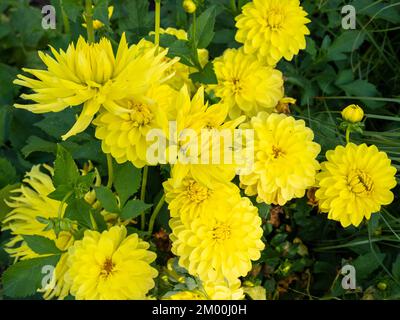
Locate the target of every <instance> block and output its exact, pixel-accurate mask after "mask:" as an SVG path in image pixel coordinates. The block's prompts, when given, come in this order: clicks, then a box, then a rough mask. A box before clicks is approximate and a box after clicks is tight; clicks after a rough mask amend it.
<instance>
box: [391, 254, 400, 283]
mask: <svg viewBox="0 0 400 320" xmlns="http://www.w3.org/2000/svg"><path fill="white" fill-rule="evenodd" d="M392 273H393V277H395V278H396V279H397V280H400V254H399V255H397V258H396V261H395V262H394V263H393V266H392Z"/></svg>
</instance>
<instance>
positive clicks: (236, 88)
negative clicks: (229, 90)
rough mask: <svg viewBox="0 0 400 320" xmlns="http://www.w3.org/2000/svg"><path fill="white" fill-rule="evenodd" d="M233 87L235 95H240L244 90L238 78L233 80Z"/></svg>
mask: <svg viewBox="0 0 400 320" xmlns="http://www.w3.org/2000/svg"><path fill="white" fill-rule="evenodd" d="M232 85H233V92H234V93H235V94H237V93H239V92H240V91H241V90H242V86H241V84H240V80H239V79H237V78H234V79H232Z"/></svg>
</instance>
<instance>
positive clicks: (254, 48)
mask: <svg viewBox="0 0 400 320" xmlns="http://www.w3.org/2000/svg"><path fill="white" fill-rule="evenodd" d="M306 16H307V12H305V11H304V10H303V8H302V7H301V6H300V1H299V0H268V1H267V0H253V1H251V2H249V3H248V4H246V5H245V6H243V9H242V14H241V15H239V16H237V17H236V27H237V28H238V31H237V33H236V41H238V42H240V43H243V44H244V51H245V52H246V53H248V54H252V53H255V54H257V55H258V57H259V59H260V60H261V61H262V62H265V63H266V64H268V65H271V66H274V65H276V64H277V63H278V61H279V60H280V59H281V58H282V57H284V58H285V59H286V60H288V61H290V60H292V59H293V56H294V55H296V54H298V53H299V50H302V49H305V47H306V40H305V35H309V34H310V31H309V30H308V28H307V27H306V24H307V23H309V22H310V20H309V19H308V18H306Z"/></svg>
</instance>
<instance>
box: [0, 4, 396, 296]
mask: <svg viewBox="0 0 400 320" xmlns="http://www.w3.org/2000/svg"><path fill="white" fill-rule="evenodd" d="M196 3H197V1H194V2H192V1H185V6H184V7H185V8H186V10H187V12H188V18H190V19H192V20H193V27H192V29H191V30H190V31H189V32H186V31H185V30H181V29H176V28H173V27H172V26H165V27H166V28H165V29H163V28H160V27H158V23H156V28H155V30H154V31H152V32H150V34H149V35H148V36H147V37H146V38H143V39H141V40H139V41H138V42H132V41H128V39H129V40H130V37H127V35H125V33H122V35H121V36H120V39H119V41H117V42H116V41H114V40H111V39H109V38H107V37H101V36H100V33H98V30H102V28H104V25H103V23H102V22H101V21H98V20H96V21H95V24H94V26H93V25H92V26H90V24H93V21H92V19H85V23H84V27H87V30H88V38H87V40H86V39H85V37H84V36H83V35H82V36H80V37H79V39H78V40H77V41H74V42H71V43H70V44H69V45H68V47H67V49H65V50H63V49H58V48H53V47H50V49H49V50H48V51H47V52H46V53H45V52H39V57H40V59H41V60H42V62H43V68H42V69H23V72H21V74H19V75H18V76H17V79H15V81H14V83H15V84H16V85H18V86H21V87H23V89H22V91H23V92H24V93H23V94H21V96H20V98H21V99H20V102H19V103H18V104H15V107H16V108H20V109H25V110H28V111H30V112H32V113H40V114H43V113H50V112H53V113H57V112H63V110H65V109H67V108H72V110H73V111H74V112H75V111H76V117H75V122H74V123H73V124H72V127H70V128H69V131H67V132H63V134H62V136H61V137H59V141H60V143H61V142H62V141H65V140H67V141H66V143H62V145H61V144H59V146H58V150H57V156H56V160H55V162H54V163H52V162H51V161H50V162H49V163H48V164H38V165H36V166H34V167H33V168H32V169H31V170H30V171H29V172H27V173H26V175H25V177H24V179H23V180H22V182H21V184H20V185H18V186H16V187H15V188H14V189H13V190H11V191H10V195H9V197H8V198H7V200H6V204H7V206H8V207H9V209H10V210H9V212H8V214H7V215H6V217H5V219H4V220H3V221H2V230H3V231H6V232H9V233H10V235H11V240H9V241H8V242H7V243H5V250H6V252H7V253H8V254H9V255H10V257H11V258H12V260H13V263H14V265H13V266H11V267H10V269H9V271H6V273H5V277H4V279H5V280H4V281H6V282H12V281H14V280H15V279H14V278H13V274H14V272H16V271H14V270H13V268H14V269H15V266H20V265H21V264H22V263H28V264H29V261H35V264H34V265H35V266H38V265H40V267H42V266H44V265H49V264H50V265H52V266H53V267H54V270H53V272H52V278H51V281H49V282H48V283H45V285H44V286H43V283H42V286H37V285H35V288H34V290H33V291H34V292H27V293H26V295H29V294H33V293H39V294H41V295H43V297H44V298H46V299H53V298H57V299H64V298H74V299H155V298H157V299H172V300H176V299H244V298H245V297H249V292H251V291H249V284H248V281H247V280H246V279H248V277H250V276H251V274H254V272H255V269H254V268H255V267H254V263H255V262H257V261H258V260H259V259H260V257H262V256H263V255H264V254H268V253H267V252H268V251H267V250H268V247H269V243H268V241H267V238H266V236H265V230H266V229H265V224H266V218H267V217H268V211H267V213H265V212H264V213H263V212H262V210H269V209H271V212H272V211H273V210H276V209H278V210H282V212H283V211H284V208H285V206H296V203H297V202H296V201H297V200H298V199H301V198H304V197H308V199H309V201H308V202H309V203H311V204H312V205H314V206H315V207H316V211H318V213H317V215H319V217H320V218H321V219H322V218H323V219H324V221H325V223H328V220H327V219H330V220H334V221H338V222H340V224H337V227H338V228H341V227H344V228H347V227H349V226H351V225H352V226H355V227H360V228H361V227H362V226H363V225H364V224H367V223H368V220H369V219H370V218H371V215H372V214H375V215H378V214H379V213H378V212H379V211H380V210H381V209H382V208H383V206H386V205H389V204H390V203H391V202H392V201H393V199H394V195H393V192H392V191H391V190H392V189H393V188H394V187H395V186H396V179H395V174H396V169H395V168H394V167H393V166H392V165H391V160H390V159H389V158H388V156H387V154H386V153H385V152H384V151H383V150H378V148H377V147H376V146H375V145H367V144H366V143H362V144H356V143H353V142H350V133H351V128H353V129H354V127H355V126H357V123H359V122H360V121H361V120H362V118H363V117H364V113H363V111H362V109H361V108H360V107H358V106H350V109H347V110H346V111H344V112H343V118H344V120H343V121H344V122H345V123H347V130H348V131H350V132H348V140H347V143H343V145H341V144H340V140H338V145H337V147H336V148H335V149H334V150H329V151H327V152H326V154H324V153H325V151H326V150H324V149H323V148H321V145H320V143H321V141H318V140H317V139H316V137H315V136H314V132H313V130H312V128H311V127H310V124H309V122H308V121H305V120H304V119H300V118H298V117H296V114H295V113H293V114H292V112H291V107H292V105H295V104H296V100H295V99H294V98H291V97H288V96H286V95H285V89H284V84H285V76H284V74H283V72H282V71H280V69H279V64H278V63H279V61H281V59H285V60H287V61H290V60H293V59H294V58H295V56H296V55H297V54H298V53H299V52H300V50H304V49H305V47H306V38H305V36H307V35H309V30H308V28H307V24H308V23H310V22H311V20H310V18H309V17H307V15H308V14H307V12H306V11H305V9H303V7H302V6H301V4H300V2H299V1H298V0H268V1H266V0H253V1H250V2H248V3H247V4H245V5H244V6H243V7H242V8H241V12H240V13H238V15H237V16H236V18H235V21H234V22H233V23H235V24H236V28H237V32H236V37H235V39H236V41H237V43H238V44H239V45H240V47H238V48H226V50H225V51H224V52H222V53H221V55H220V56H215V57H211V56H209V52H208V51H207V49H206V47H207V45H208V44H209V41H207V35H206V34H205V33H204V32H202V31H204V30H201V29H200V30H199V28H204V24H205V22H206V23H208V24H212V21H207V17H208V18H209V19H212V16H213V15H212V14H210V12H211V13H213V14H214V13H215V12H214V11H212V10H214V8H211V9H206V11H205V12H204V13H203V14H201V15H199V17H198V20H197V21H198V24H197V27H198V30H197V32H194V31H193V28H195V27H196V25H195V23H196V20H195V19H194V17H195V15H198V11H196V10H199V9H198V8H197V7H196ZM199 3H200V2H199ZM158 9H159V1H156V17H155V19H156V22H159V19H160V13H159V11H158ZM203 9H204V8H203ZM87 10H88V9H87ZM210 10H211V11H210ZM89 11H90V8H89ZM109 13H110V15H109V17H111V16H112V14H113V10H112V9H110V10H109ZM86 16H88V15H87V12H86V13H85V17H86ZM89 16H90V15H89ZM214 19H215V15H214ZM93 32H96V36H97V37H94V35H95V34H94V33H93ZM186 43H189V44H190V45H191V46H192V49H193V50H192V53H191V54H192V56H194V57H195V58H194V59H192V60H194V61H192V60H191V59H187V58H185V57H184V56H182V55H180V54H179V51H178V50H176V48H177V47H179V45H178V46H177V44H180V45H184V44H186ZM173 45H175V47H174V46H173ZM169 46H172V47H173V48H170V47H169ZM360 110H361V111H360ZM83 132H85V133H84V134H90V135H94V136H95V138H97V139H98V141H99V146H101V150H99V152H102V153H103V156H104V157H103V158H104V162H103V163H92V162H91V161H79V163H75V161H74V159H73V157H72V155H71V154H70V152H69V151H68V143H67V142H68V140H70V139H71V138H72V137H74V136H76V135H80V134H82V133H83ZM321 144H322V143H321ZM321 150H324V152H321ZM80 160H82V158H80ZM150 177H156V178H153V179H152V180H150ZM265 208H267V209H265ZM162 221H164V224H163V222H162ZM333 223H334V222H333ZM160 239H161V240H160ZM35 270H39V271H40V268H39V269H37V268H36V269H35ZM265 272H266V271H265ZM188 279H190V281H189V280H188ZM15 281H17V280H15ZM189 283H190V285H189ZM253 286H254V284H253Z"/></svg>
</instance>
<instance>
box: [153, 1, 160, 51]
mask: <svg viewBox="0 0 400 320" xmlns="http://www.w3.org/2000/svg"><path fill="white" fill-rule="evenodd" d="M155 3H156V12H155V26H154V31H155V34H156V35H155V37H154V44H155V45H156V46H159V45H160V25H161V0H155Z"/></svg>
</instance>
